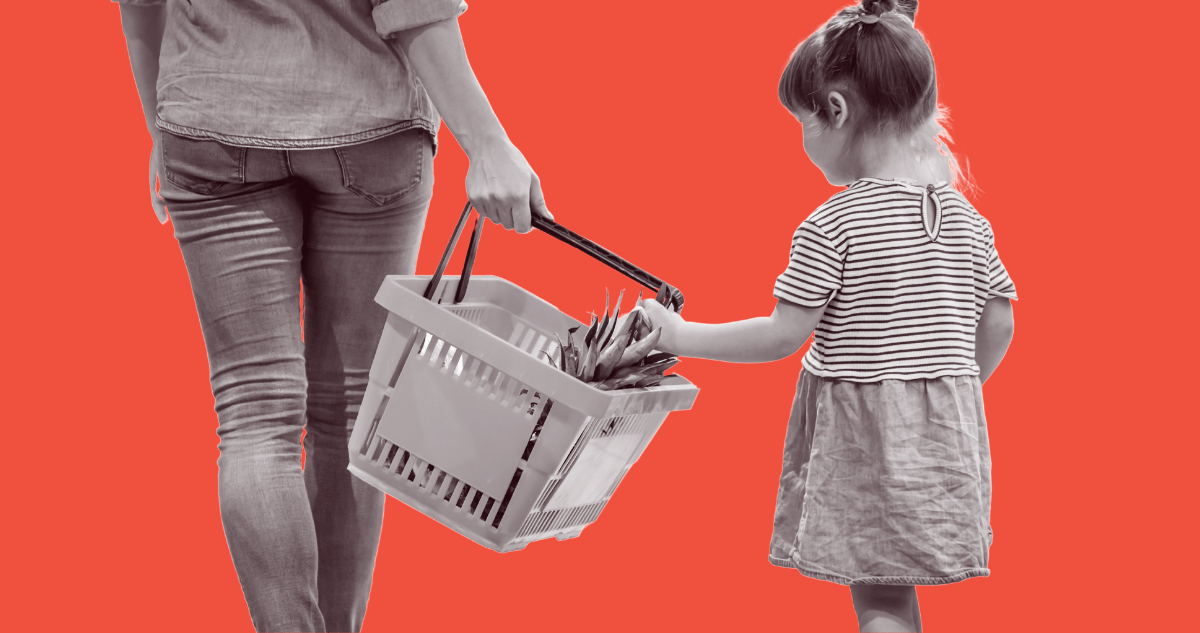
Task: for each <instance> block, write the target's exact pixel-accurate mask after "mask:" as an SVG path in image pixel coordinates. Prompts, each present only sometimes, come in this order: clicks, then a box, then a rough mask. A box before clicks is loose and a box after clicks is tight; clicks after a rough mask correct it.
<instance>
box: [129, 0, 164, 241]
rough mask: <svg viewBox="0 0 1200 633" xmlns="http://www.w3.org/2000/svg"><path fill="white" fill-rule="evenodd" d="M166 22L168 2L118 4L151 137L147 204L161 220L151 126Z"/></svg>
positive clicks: (154, 134)
mask: <svg viewBox="0 0 1200 633" xmlns="http://www.w3.org/2000/svg"><path fill="white" fill-rule="evenodd" d="M166 21H167V5H165V4H153V5H136V4H122V5H121V30H122V31H124V32H125V44H126V46H127V47H128V48H129V64H130V65H131V66H132V67H133V81H134V83H135V84H136V85H137V91H138V97H140V98H141V101H142V115H143V116H145V117H146V130H148V131H149V132H150V138H151V139H153V141H154V143H153V148H152V149H151V151H150V204H151V205H152V206H153V207H154V212H155V213H156V214H158V217H159V219H160V220H165V219H166V212H165V211H164V210H163V201H162V198H160V197H158V192H157V187H156V185H157V184H158V167H159V165H158V162H159V160H158V138H159V133H158V128H157V127H156V126H155V125H154V120H155V112H156V111H157V110H158V88H157V85H158V54H159V51H160V50H161V48H162V39H163V30H164V29H165V27H166Z"/></svg>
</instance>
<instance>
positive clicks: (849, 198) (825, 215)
mask: <svg viewBox="0 0 1200 633" xmlns="http://www.w3.org/2000/svg"><path fill="white" fill-rule="evenodd" d="M920 204H921V189H919V188H917V187H914V186H911V185H906V184H905V183H903V182H899V181H894V180H878V179H874V178H862V179H859V180H856V181H854V183H853V184H851V185H850V186H849V187H846V188H845V189H843V190H841V191H839V192H837V193H835V194H833V195H832V196H830V197H829V199H828V200H826V201H825V202H824V203H822V204H821V205H820V206H818V207H817V208H816V209H815V210H814V211H813V212H812V213H811V214H810V215H809V216H808V220H807V221H809V222H812V223H814V224H817V225H818V226H820V227H821V228H822V229H826V228H830V227H832V226H836V225H840V224H842V223H843V222H844V221H845V220H847V219H852V218H859V217H862V216H870V215H878V214H879V213H880V212H884V213H886V212H888V211H893V210H901V209H908V208H911V207H914V206H916V207H919V206H920Z"/></svg>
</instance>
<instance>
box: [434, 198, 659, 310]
mask: <svg viewBox="0 0 1200 633" xmlns="http://www.w3.org/2000/svg"><path fill="white" fill-rule="evenodd" d="M471 208H472V205H471V201H470V200H468V201H467V204H466V206H464V207H463V211H462V216H461V217H459V219H458V225H457V226H456V227H455V228H454V234H453V235H451V236H450V243H449V244H447V245H446V252H445V253H443V254H442V261H441V262H440V263H439V264H438V267H437V271H436V272H435V273H434V274H433V278H432V279H430V280H429V285H428V286H426V287H425V298H426V299H431V300H432V299H433V293H434V291H435V290H436V289H437V286H438V284H439V283H441V281H442V273H444V272H445V270H446V265H447V264H448V263H449V262H450V254H451V253H452V252H454V247H455V246H456V245H457V244H458V238H459V236H461V235H462V231H463V228H465V227H466V225H467V216H469V215H470V214H471ZM531 219H532V221H533V226H534V228H536V229H539V230H541V231H543V232H545V233H547V234H549V235H550V236H551V237H553V238H555V239H557V240H559V241H562V242H566V243H567V244H569V245H571V246H574V247H575V248H577V249H579V250H581V251H583V252H584V253H587V254H588V255H591V256H592V257H594V258H595V259H597V260H599V261H600V262H601V263H603V264H606V265H607V266H609V267H610V268H612V269H614V270H616V271H617V272H619V273H621V274H623V275H625V276H626V277H629V278H630V279H632V280H634V281H636V282H638V283H639V284H642V285H643V286H645V287H647V288H650V289H651V290H657V291H658V296H657V297H655V300H657V301H658V302H659V303H661V304H663V305H664V306H666V307H667V308H669V309H672V310H675V311H676V312H679V311H681V310H683V293H682V292H680V291H679V289H678V288H676V287H674V286H672V285H670V284H668V283H667V282H665V281H663V280H661V279H659V278H658V277H655V276H654V275H651V274H650V273H648V272H646V271H644V270H642V269H641V268H638V267H637V266H635V265H633V264H631V263H630V262H628V261H626V260H625V259H623V258H621V257H619V256H617V255H616V254H615V253H613V252H612V251H610V250H608V249H606V248H604V247H603V246H600V245H599V244H597V243H595V242H593V241H591V240H589V239H587V238H586V237H583V236H582V235H579V234H578V233H576V232H574V231H572V230H570V229H568V228H567V227H565V226H563V225H561V224H558V223H557V222H555V221H554V220H549V219H546V218H543V217H541V216H539V215H536V214H534V215H532V217H531ZM482 232H483V216H482V214H480V215H477V216H476V217H475V228H474V230H473V231H472V234H471V245H470V246H469V247H468V248H467V260H466V262H465V263H464V264H463V274H462V277H461V279H460V281H459V283H458V290H457V291H456V292H455V293H454V303H459V302H461V301H462V299H463V296H464V295H465V294H466V292H467V284H468V283H469V282H470V280H471V269H472V268H473V267H474V265H475V252H476V251H477V250H478V248H479V236H480V234H481V233H482Z"/></svg>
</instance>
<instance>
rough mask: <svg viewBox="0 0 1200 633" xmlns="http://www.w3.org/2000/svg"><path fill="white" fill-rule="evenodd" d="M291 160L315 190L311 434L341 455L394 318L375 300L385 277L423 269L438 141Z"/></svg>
mask: <svg viewBox="0 0 1200 633" xmlns="http://www.w3.org/2000/svg"><path fill="white" fill-rule="evenodd" d="M289 156H290V159H291V167H292V171H293V173H295V174H296V176H297V177H298V178H300V179H302V180H304V181H305V182H306V183H307V184H308V187H309V191H308V192H307V194H306V200H305V216H304V219H305V225H304V247H303V256H302V263H301V266H302V271H303V280H304V339H305V345H306V350H305V354H306V356H307V360H308V364H307V370H308V382H309V397H308V418H309V429H308V433H309V434H310V435H313V436H315V437H314V439H315V440H316V441H317V442H321V441H322V440H323V439H327V440H328V441H329V442H330V443H331V445H333V446H337V447H339V448H340V449H341V450H342V452H344V450H345V445H346V442H347V441H348V439H349V433H350V430H351V428H352V426H353V423H354V419H355V417H356V416H357V413H358V406H359V404H360V403H361V400H362V396H363V393H364V391H365V389H366V383H367V375H368V373H369V371H370V367H371V361H372V359H373V358H374V355H375V349H376V347H377V346H378V344H379V336H380V334H381V332H382V331H383V325H384V322H385V321H386V319H387V311H386V310H385V309H384V308H383V307H382V306H380V305H378V304H377V303H375V294H376V293H377V292H378V291H379V286H380V285H381V284H382V283H383V280H384V277H386V276H387V275H398V274H412V273H413V272H414V270H415V269H416V263H417V251H418V248H419V247H420V244H421V233H422V231H423V230H424V228H425V215H426V212H427V211H428V208H429V201H430V197H431V195H432V190H433V159H432V143H431V139H430V137H429V135H428V133H426V132H424V131H422V130H413V131H409V132H402V133H399V134H394V135H391V136H388V137H385V138H383V139H378V140H375V141H372V142H369V143H364V144H361V145H354V146H349V147H343V148H338V149H336V150H333V151H329V150H324V151H318V152H290V153H289ZM343 467H344V466H343Z"/></svg>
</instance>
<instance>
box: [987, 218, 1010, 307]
mask: <svg viewBox="0 0 1200 633" xmlns="http://www.w3.org/2000/svg"><path fill="white" fill-rule="evenodd" d="M987 241H988V298H989V299H991V298H992V297H1007V298H1009V299H1012V300H1014V301H1016V299H1017V287H1016V285H1014V284H1013V282H1012V279H1010V278H1009V276H1008V270H1007V269H1005V268H1004V263H1003V262H1001V261H1000V253H998V252H996V238H995V236H994V235H992V232H991V230H990V229H989V230H988V232H987Z"/></svg>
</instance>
